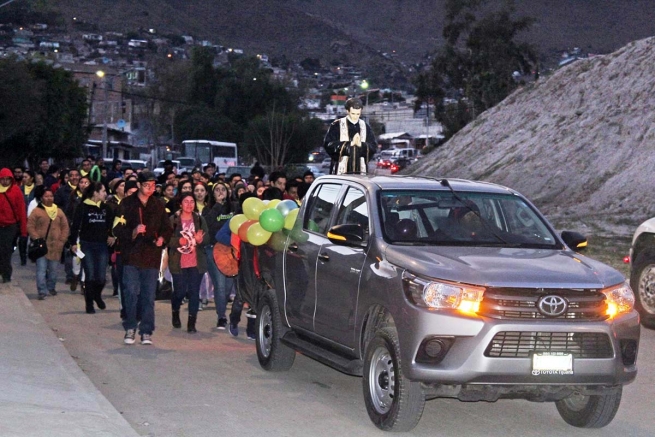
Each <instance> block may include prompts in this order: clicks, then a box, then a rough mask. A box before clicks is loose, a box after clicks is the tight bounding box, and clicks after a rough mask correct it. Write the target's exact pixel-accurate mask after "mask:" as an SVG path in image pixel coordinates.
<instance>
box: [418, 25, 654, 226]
mask: <svg viewBox="0 0 655 437" xmlns="http://www.w3.org/2000/svg"><path fill="white" fill-rule="evenodd" d="M653 77H655V38H648V39H644V40H640V41H636V42H633V43H630V44H628V45H627V46H625V47H623V48H621V49H620V50H618V51H616V52H614V53H612V54H609V55H605V56H598V57H594V58H590V59H587V60H583V61H578V62H575V63H573V64H571V65H569V66H568V67H567V68H563V69H561V70H559V71H557V72H556V73H555V74H553V75H552V76H550V77H547V78H544V79H542V80H540V81H539V82H538V83H536V84H533V85H530V86H527V87H525V88H523V89H520V90H517V91H516V92H515V93H513V94H512V95H510V96H509V97H508V98H507V99H505V100H504V101H503V102H502V103H501V104H499V105H498V106H496V107H495V108H492V109H490V110H489V111H486V112H484V113H483V114H481V115H480V116H479V117H478V119H477V120H475V121H474V122H473V123H471V124H469V125H468V126H467V127H466V128H464V129H463V130H462V131H460V132H459V133H458V134H457V135H455V136H454V137H453V138H451V140H450V141H448V142H447V143H446V144H445V145H443V146H442V147H440V148H439V149H437V150H435V151H434V152H432V153H431V154H430V155H428V156H427V157H425V158H424V159H422V160H421V161H419V164H417V165H415V166H413V167H412V168H410V169H409V170H408V171H409V172H411V173H413V174H426V175H431V176H438V177H451V178H452V177H461V178H470V179H478V180H484V181H490V182H495V183H499V184H502V185H507V186H509V187H512V188H514V189H516V190H518V191H519V192H521V193H523V194H524V195H526V196H527V197H529V198H530V199H532V200H533V201H534V203H535V204H536V205H537V206H538V207H539V208H540V209H541V210H542V211H543V212H544V213H545V214H546V215H547V216H548V218H549V219H550V220H551V221H552V222H553V223H554V224H555V225H556V226H557V227H558V228H564V227H566V228H569V229H577V230H579V231H582V232H586V233H589V232H590V231H594V232H596V233H600V234H603V233H605V234H620V235H627V234H630V233H632V232H633V231H634V229H635V227H636V226H637V225H638V224H639V223H641V222H642V221H643V220H644V219H646V218H648V217H651V216H654V215H655V120H654V118H655V81H654V80H653Z"/></svg>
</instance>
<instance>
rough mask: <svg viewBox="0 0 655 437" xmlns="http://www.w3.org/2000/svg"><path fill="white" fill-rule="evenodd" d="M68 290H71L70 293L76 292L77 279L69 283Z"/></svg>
mask: <svg viewBox="0 0 655 437" xmlns="http://www.w3.org/2000/svg"><path fill="white" fill-rule="evenodd" d="M70 290H71V291H75V290H77V278H73V279H71V282H70Z"/></svg>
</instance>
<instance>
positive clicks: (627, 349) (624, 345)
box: [620, 340, 637, 366]
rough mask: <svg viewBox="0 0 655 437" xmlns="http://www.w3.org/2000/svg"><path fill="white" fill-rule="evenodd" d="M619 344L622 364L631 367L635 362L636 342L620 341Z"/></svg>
mask: <svg viewBox="0 0 655 437" xmlns="http://www.w3.org/2000/svg"><path fill="white" fill-rule="evenodd" d="M620 344H621V358H622V359H623V364H624V365H626V366H632V365H633V364H634V363H635V362H636V361H637V342H636V341H635V340H621V342H620Z"/></svg>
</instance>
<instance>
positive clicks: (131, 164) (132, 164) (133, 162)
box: [122, 159, 148, 171]
mask: <svg viewBox="0 0 655 437" xmlns="http://www.w3.org/2000/svg"><path fill="white" fill-rule="evenodd" d="M122 163H123V170H125V169H126V168H131V169H132V170H134V171H140V170H143V169H144V168H148V162H147V161H143V160H140V159H124V160H123V161H122Z"/></svg>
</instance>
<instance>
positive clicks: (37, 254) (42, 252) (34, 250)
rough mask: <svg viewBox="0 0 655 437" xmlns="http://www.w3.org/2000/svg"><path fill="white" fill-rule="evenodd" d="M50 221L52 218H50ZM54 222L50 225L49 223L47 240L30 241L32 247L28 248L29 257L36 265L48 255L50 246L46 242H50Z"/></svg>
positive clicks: (46, 234)
mask: <svg viewBox="0 0 655 437" xmlns="http://www.w3.org/2000/svg"><path fill="white" fill-rule="evenodd" d="M48 219H50V218H49V217H48ZM53 221H54V220H50V223H48V230H47V231H46V233H45V238H37V239H36V240H32V241H30V246H29V247H28V248H27V257H28V258H29V259H30V261H32V262H33V263H35V262H36V260H37V259H39V258H41V257H44V256H46V255H47V254H48V245H47V244H46V241H47V240H48V234H50V226H52V222H53Z"/></svg>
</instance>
